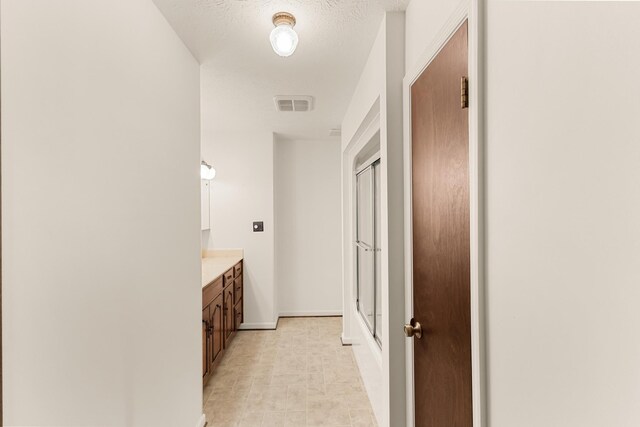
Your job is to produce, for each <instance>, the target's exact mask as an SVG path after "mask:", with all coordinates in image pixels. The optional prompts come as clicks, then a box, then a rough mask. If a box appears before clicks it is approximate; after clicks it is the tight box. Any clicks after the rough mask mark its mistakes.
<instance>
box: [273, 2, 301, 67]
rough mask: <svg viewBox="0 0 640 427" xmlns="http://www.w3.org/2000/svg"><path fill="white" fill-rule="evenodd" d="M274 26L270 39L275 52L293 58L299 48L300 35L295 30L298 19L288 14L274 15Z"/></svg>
mask: <svg viewBox="0 0 640 427" xmlns="http://www.w3.org/2000/svg"><path fill="white" fill-rule="evenodd" d="M272 21H273V25H275V28H274V29H273V30H271V35H270V36H269V39H270V40H271V47H273V51H274V52H275V53H277V54H278V55H280V56H285V57H286V56H291V55H292V54H293V52H295V50H296V47H297V46H298V34H297V33H296V32H295V31H294V30H293V27H294V26H295V25H296V18H295V16H293V15H292V14H290V13H288V12H278V13H276V14H275V15H273V18H272Z"/></svg>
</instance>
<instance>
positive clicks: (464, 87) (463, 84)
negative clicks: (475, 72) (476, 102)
mask: <svg viewBox="0 0 640 427" xmlns="http://www.w3.org/2000/svg"><path fill="white" fill-rule="evenodd" d="M460 107H461V108H462V109H465V108H469V80H468V79H467V78H466V77H464V76H462V77H461V78H460Z"/></svg>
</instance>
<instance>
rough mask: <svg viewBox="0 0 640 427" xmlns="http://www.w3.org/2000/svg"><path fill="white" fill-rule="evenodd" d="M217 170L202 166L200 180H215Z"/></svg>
mask: <svg viewBox="0 0 640 427" xmlns="http://www.w3.org/2000/svg"><path fill="white" fill-rule="evenodd" d="M215 176H216V170H215V169H214V168H212V167H211V166H207V165H200V178H201V179H208V180H211V179H213V178H215Z"/></svg>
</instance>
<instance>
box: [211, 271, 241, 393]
mask: <svg viewBox="0 0 640 427" xmlns="http://www.w3.org/2000/svg"><path fill="white" fill-rule="evenodd" d="M242 294H243V282H242V261H240V262H239V263H238V264H236V265H235V266H234V267H233V268H231V269H229V270H227V271H226V272H225V273H224V274H222V275H221V276H219V277H217V278H216V279H215V280H213V281H212V282H211V283H209V284H208V285H207V286H205V287H204V288H203V289H202V382H203V385H206V384H207V381H209V378H210V377H211V375H212V374H213V371H214V369H215V367H216V365H217V364H218V363H219V362H220V360H221V359H222V357H223V355H224V352H225V350H226V349H227V348H229V345H230V343H231V340H232V339H233V337H234V336H235V332H236V330H237V329H238V327H239V326H240V324H241V323H242V321H243V320H244V318H243V316H244V315H243V306H242Z"/></svg>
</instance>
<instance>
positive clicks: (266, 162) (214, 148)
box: [202, 82, 278, 328]
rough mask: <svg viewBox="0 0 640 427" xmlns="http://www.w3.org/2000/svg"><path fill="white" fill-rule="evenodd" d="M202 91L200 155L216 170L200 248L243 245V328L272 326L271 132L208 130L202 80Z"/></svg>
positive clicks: (275, 315)
mask: <svg viewBox="0 0 640 427" xmlns="http://www.w3.org/2000/svg"><path fill="white" fill-rule="evenodd" d="M202 95H203V99H202V122H203V133H202V157H203V158H204V159H205V160H206V161H207V162H208V163H209V164H211V165H213V167H215V168H216V177H215V179H214V180H213V181H211V232H210V233H206V232H205V233H204V234H205V240H206V246H205V247H206V248H208V249H229V248H241V249H244V273H243V279H244V293H243V298H244V324H243V327H244V328H274V327H275V325H276V321H277V320H278V312H277V310H276V289H275V283H274V275H275V273H274V269H275V265H274V263H275V258H274V251H275V246H274V245H275V243H274V236H275V231H274V205H273V134H272V133H271V132H267V131H255V132H251V131H242V130H238V131H237V132H216V131H213V130H211V127H212V126H213V122H212V118H213V117H215V116H214V115H213V114H211V112H210V108H209V105H210V104H209V103H208V102H207V100H208V99H209V97H211V96H215V94H213V93H212V92H211V91H210V90H208V87H207V86H206V84H204V82H203V92H202ZM253 221H264V232H262V233H254V232H253V229H252V223H253ZM207 235H208V238H207V237H206V236H207Z"/></svg>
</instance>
